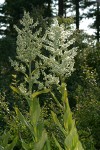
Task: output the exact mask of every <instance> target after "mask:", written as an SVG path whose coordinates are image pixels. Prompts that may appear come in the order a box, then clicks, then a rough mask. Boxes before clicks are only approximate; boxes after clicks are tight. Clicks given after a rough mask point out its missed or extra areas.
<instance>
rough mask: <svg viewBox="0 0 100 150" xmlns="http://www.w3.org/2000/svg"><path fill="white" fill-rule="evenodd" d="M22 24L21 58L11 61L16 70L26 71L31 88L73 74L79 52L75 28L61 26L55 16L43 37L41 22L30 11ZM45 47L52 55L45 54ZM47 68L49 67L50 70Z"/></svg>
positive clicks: (18, 30) (18, 53)
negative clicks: (73, 29)
mask: <svg viewBox="0 0 100 150" xmlns="http://www.w3.org/2000/svg"><path fill="white" fill-rule="evenodd" d="M20 23H21V25H22V28H21V29H19V28H18V27H15V28H16V30H17V32H18V37H17V51H16V52H17V59H18V61H12V60H10V61H11V64H12V66H14V68H15V70H16V71H21V72H22V73H24V75H25V83H26V84H27V83H28V84H30V87H31V89H32V86H33V85H34V84H35V85H37V86H38V88H39V89H43V88H45V87H50V86H51V85H52V84H59V82H61V81H64V80H65V79H66V78H67V77H69V76H70V75H71V73H72V72H73V71H74V57H75V56H76V54H77V52H76V51H77V48H74V46H73V44H74V42H75V39H74V38H71V36H72V34H73V31H72V30H71V29H66V28H65V26H64V25H63V24H62V25H59V23H58V21H57V19H54V22H53V24H52V25H51V27H50V28H48V29H47V31H46V34H45V35H44V36H43V37H41V28H38V22H36V23H35V24H33V19H31V18H30V15H29V13H26V12H25V13H24V17H23V19H22V21H20ZM33 32H34V33H33ZM43 47H44V50H45V51H46V54H48V56H46V55H44V54H43V53H41V51H42V48H43ZM45 68H46V69H47V70H49V71H48V73H46V72H45ZM41 73H42V77H43V79H42V81H40V77H41ZM19 88H20V90H21V91H25V93H26V90H25V89H24V86H22V85H20V87H19ZM31 91H32V90H31Z"/></svg>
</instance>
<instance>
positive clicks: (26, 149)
mask: <svg viewBox="0 0 100 150" xmlns="http://www.w3.org/2000/svg"><path fill="white" fill-rule="evenodd" d="M21 142H22V147H23V148H24V149H25V150H30V147H29V144H26V143H25V142H24V140H23V139H21Z"/></svg>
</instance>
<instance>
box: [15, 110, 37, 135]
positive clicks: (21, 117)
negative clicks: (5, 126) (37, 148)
mask: <svg viewBox="0 0 100 150" xmlns="http://www.w3.org/2000/svg"><path fill="white" fill-rule="evenodd" d="M15 111H16V114H17V116H18V118H19V120H20V121H21V123H22V125H23V126H26V127H27V128H28V129H29V130H30V131H31V133H32V134H33V135H34V132H33V128H32V126H31V125H30V124H29V123H28V122H27V120H26V119H25V117H24V116H23V115H22V113H21V112H20V111H19V109H18V108H15Z"/></svg>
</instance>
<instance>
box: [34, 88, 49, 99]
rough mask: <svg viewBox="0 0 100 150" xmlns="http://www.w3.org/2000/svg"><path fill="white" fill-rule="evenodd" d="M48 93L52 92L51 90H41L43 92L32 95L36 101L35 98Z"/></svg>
mask: <svg viewBox="0 0 100 150" xmlns="http://www.w3.org/2000/svg"><path fill="white" fill-rule="evenodd" d="M48 92H50V89H44V90H41V91H38V92H34V93H33V94H32V98H33V99H34V98H35V97H37V96H38V95H40V94H43V93H48Z"/></svg>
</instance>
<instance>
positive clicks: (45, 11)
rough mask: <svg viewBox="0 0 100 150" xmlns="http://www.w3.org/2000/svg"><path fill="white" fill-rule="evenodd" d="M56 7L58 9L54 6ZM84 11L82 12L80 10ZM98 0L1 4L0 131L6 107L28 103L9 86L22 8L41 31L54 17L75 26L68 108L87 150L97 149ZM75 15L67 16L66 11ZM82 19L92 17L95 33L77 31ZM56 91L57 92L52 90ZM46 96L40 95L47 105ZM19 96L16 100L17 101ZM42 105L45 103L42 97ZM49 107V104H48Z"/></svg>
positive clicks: (99, 84) (29, 0)
mask: <svg viewBox="0 0 100 150" xmlns="http://www.w3.org/2000/svg"><path fill="white" fill-rule="evenodd" d="M57 8H58V9H57ZM86 8H87V10H88V11H87V13H83V14H82V15H81V13H80V12H81V10H82V11H84V10H85V9H86ZM99 9H100V2H99V1H96V0H93V1H92V0H5V2H4V4H2V5H1V6H0V35H1V38H0V101H1V102H0V132H1V133H2V132H3V130H4V129H5V128H6V126H7V121H8V120H9V117H8V118H7V117H4V116H6V113H7V112H6V109H7V107H9V108H10V110H11V111H13V106H14V105H15V104H16V105H18V106H19V107H21V105H22V107H23V108H21V109H22V110H23V109H25V108H26V109H27V106H26V104H25V102H24V100H23V101H20V99H21V97H19V96H18V95H17V94H14V93H13V92H12V90H11V89H10V84H11V82H12V74H14V73H15V72H14V70H13V68H12V67H11V64H10V62H9V57H11V58H12V59H14V58H15V57H16V38H17V32H16V31H15V29H14V25H17V26H18V27H20V23H19V21H20V20H21V19H22V17H23V14H24V10H26V11H27V12H29V13H30V15H31V17H33V19H34V22H35V21H36V20H37V19H38V20H39V25H40V26H42V28H43V29H44V32H45V30H46V28H47V27H48V26H49V25H50V24H51V22H52V18H53V17H55V16H56V17H58V20H59V22H60V24H61V23H64V24H66V25H70V26H71V25H72V24H73V23H74V24H75V26H76V30H75V32H74V35H73V36H74V37H75V38H76V43H75V46H77V47H78V54H77V56H76V58H75V71H74V72H73V73H72V75H71V77H70V78H68V80H67V81H66V83H67V88H68V93H69V94H68V96H69V103H70V107H71V110H72V111H73V114H74V117H75V119H76V125H77V129H78V132H79V136H80V139H81V141H82V143H83V145H84V148H85V149H86V150H100V43H99V40H100V10H99ZM72 11H73V12H75V16H69V17H67V13H69V12H72ZM83 18H93V19H94V22H93V24H92V25H91V26H90V28H92V29H95V34H94V35H88V34H87V33H84V31H82V30H80V21H81V20H82V19H83ZM20 78H21V75H20ZM55 92H57V91H55ZM49 96H50V95H48V96H46V97H45V96H44V95H43V97H41V99H44V100H45V103H46V104H45V105H47V106H48V97H49ZM18 99H19V100H18ZM41 106H44V102H43V101H42V100H41ZM48 107H49V106H48Z"/></svg>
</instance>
